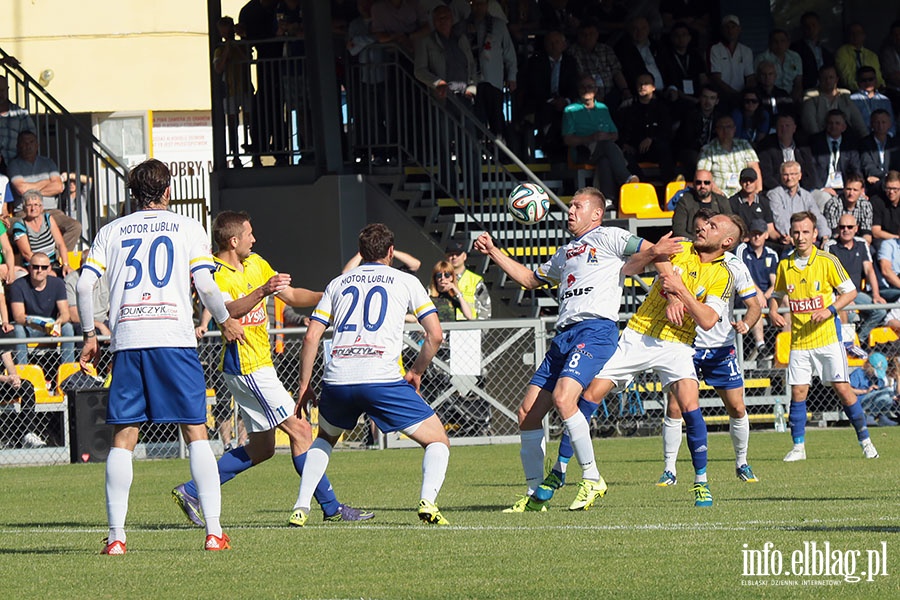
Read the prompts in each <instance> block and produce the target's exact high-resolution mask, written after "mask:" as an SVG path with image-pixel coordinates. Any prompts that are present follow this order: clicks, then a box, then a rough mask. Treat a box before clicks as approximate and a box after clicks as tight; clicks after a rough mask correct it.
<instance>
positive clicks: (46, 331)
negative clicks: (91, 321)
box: [9, 252, 75, 364]
mask: <svg viewBox="0 0 900 600" xmlns="http://www.w3.org/2000/svg"><path fill="white" fill-rule="evenodd" d="M9 306H10V309H11V312H12V320H13V322H14V324H15V335H16V337H17V338H19V339H25V338H29V337H51V336H52V337H55V336H63V337H66V336H72V335H75V330H74V329H73V328H72V324H71V323H70V322H69V303H68V301H67V300H66V284H65V283H64V282H63V280H62V279H60V278H59V277H50V257H48V256H47V255H46V254H43V253H41V252H35V253H34V254H33V255H32V256H31V262H30V264H29V265H28V276H27V277H21V278H19V279H17V280H16V281H14V282H13V283H12V285H10V286H9ZM74 360H75V344H74V343H73V342H62V343H61V344H60V362H64V363H66V362H74ZM27 362H28V347H27V346H26V345H25V344H18V345H17V346H16V363H18V364H25V363H27Z"/></svg>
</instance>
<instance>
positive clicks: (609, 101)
mask: <svg viewBox="0 0 900 600" xmlns="http://www.w3.org/2000/svg"><path fill="white" fill-rule="evenodd" d="M599 38H600V33H599V30H598V28H597V23H596V22H595V21H585V22H583V23H581V25H579V26H578V38H577V40H576V43H575V45H574V46H572V47H571V48H570V49H569V53H570V54H571V55H572V57H573V58H574V59H575V63H576V64H577V66H578V73H580V74H581V75H590V76H591V77H593V78H594V83H596V84H597V96H598V97H599V98H600V100H602V101H603V102H604V103H605V104H606V105H607V106H611V107H613V108H615V107H617V106H618V105H619V104H620V103H621V102H622V100H625V99H628V98H631V95H632V94H631V89H630V88H629V87H628V82H627V81H626V79H625V76H624V75H623V74H622V64H621V63H620V62H619V58H618V57H617V56H616V53H615V52H614V51H613V49H612V48H611V47H609V46H608V45H606V44H604V43H602V42H600V41H598V40H599Z"/></svg>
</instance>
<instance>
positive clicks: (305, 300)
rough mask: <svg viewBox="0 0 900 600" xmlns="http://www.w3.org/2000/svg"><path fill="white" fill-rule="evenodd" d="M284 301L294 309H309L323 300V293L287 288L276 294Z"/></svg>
mask: <svg viewBox="0 0 900 600" xmlns="http://www.w3.org/2000/svg"><path fill="white" fill-rule="evenodd" d="M276 295H277V296H278V297H279V298H281V299H282V300H284V302H285V304H287V305H288V306H293V307H294V308H308V307H310V306H315V305H316V304H318V303H319V300H321V299H322V292H314V291H312V290H308V289H306V288H295V287H287V288H285V289H284V290H283V291H281V292H278V294H276Z"/></svg>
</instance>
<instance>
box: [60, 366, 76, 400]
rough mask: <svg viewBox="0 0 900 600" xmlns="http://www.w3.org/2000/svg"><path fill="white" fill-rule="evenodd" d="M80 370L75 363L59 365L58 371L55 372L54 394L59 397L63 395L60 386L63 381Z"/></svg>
mask: <svg viewBox="0 0 900 600" xmlns="http://www.w3.org/2000/svg"><path fill="white" fill-rule="evenodd" d="M80 370H81V365H80V364H79V363H77V362H67V363H62V364H61V365H59V370H58V371H57V372H56V393H57V394H59V395H60V396H62V395H63V389H62V384H63V381H65V380H66V379H68V378H69V377H71V376H72V375H74V374H75V373H77V372H79V371H80Z"/></svg>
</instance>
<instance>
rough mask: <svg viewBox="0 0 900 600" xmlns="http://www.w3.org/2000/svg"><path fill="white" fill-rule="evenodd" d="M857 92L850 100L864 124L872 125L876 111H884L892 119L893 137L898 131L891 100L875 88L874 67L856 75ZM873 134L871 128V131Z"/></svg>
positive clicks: (891, 130) (861, 70)
mask: <svg viewBox="0 0 900 600" xmlns="http://www.w3.org/2000/svg"><path fill="white" fill-rule="evenodd" d="M856 85H857V91H855V92H853V93H852V94H850V99H851V100H853V103H854V104H855V105H856V108H858V109H859V114H860V115H862V119H863V122H865V123H869V125H871V123H872V114H873V113H874V112H875V111H876V110H883V111H886V112H887V113H888V115H889V116H890V118H891V122H892V123H891V129H890V134H891V136H892V137H893V136H894V135H896V133H897V131H896V129H895V128H894V125H893V120H894V110H893V109H892V108H891V101H890V99H889V98H888V97H887V96H885V95H884V94H882V93H881V92H879V91H878V90H877V89H876V88H875V69H873V68H872V67H860V69H859V71H857V73H856ZM869 131H870V132H871V128H870V129H869Z"/></svg>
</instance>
